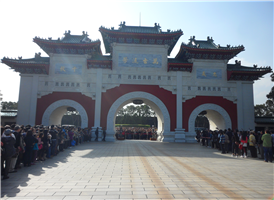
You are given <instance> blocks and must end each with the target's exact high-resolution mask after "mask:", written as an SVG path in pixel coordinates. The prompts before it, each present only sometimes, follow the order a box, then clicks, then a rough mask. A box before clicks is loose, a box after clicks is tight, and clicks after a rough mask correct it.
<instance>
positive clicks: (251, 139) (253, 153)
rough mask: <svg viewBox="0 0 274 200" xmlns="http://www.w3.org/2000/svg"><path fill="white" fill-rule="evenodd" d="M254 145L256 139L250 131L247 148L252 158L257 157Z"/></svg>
mask: <svg viewBox="0 0 274 200" xmlns="http://www.w3.org/2000/svg"><path fill="white" fill-rule="evenodd" d="M255 145H256V139H255V136H254V132H253V131H250V136H249V149H250V153H251V157H252V158H257V149H256V147H255Z"/></svg>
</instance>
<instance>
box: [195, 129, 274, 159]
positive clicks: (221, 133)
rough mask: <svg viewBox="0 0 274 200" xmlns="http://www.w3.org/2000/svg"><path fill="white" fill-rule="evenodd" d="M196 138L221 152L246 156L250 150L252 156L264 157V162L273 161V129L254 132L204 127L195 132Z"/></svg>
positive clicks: (204, 144) (236, 156)
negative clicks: (212, 129)
mask: <svg viewBox="0 0 274 200" xmlns="http://www.w3.org/2000/svg"><path fill="white" fill-rule="evenodd" d="M196 140H197V142H200V144H201V145H203V146H206V147H209V148H216V149H218V150H219V151H221V152H222V154H225V153H231V156H232V157H235V158H238V156H240V157H241V158H247V155H248V151H250V155H251V157H252V158H258V157H259V158H262V159H264V162H272V161H273V152H274V131H271V130H265V131H260V132H255V131H239V130H237V129H236V130H233V131H232V130H231V129H227V130H216V131H211V130H208V129H206V130H203V131H197V132H196ZM258 154H260V156H258Z"/></svg>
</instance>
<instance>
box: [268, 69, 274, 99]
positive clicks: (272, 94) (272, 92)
mask: <svg viewBox="0 0 274 200" xmlns="http://www.w3.org/2000/svg"><path fill="white" fill-rule="evenodd" d="M270 77H271V81H272V82H274V72H273V73H272V74H271V75H270ZM266 97H267V98H268V99H270V100H271V101H272V102H274V86H273V87H272V88H271V90H270V92H269V94H267V95H266Z"/></svg>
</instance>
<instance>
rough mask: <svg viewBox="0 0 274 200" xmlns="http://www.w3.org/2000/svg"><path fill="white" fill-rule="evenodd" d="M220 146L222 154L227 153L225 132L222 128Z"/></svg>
mask: <svg viewBox="0 0 274 200" xmlns="http://www.w3.org/2000/svg"><path fill="white" fill-rule="evenodd" d="M220 146H221V150H222V154H225V153H226V152H225V133H224V132H223V131H222V130H220Z"/></svg>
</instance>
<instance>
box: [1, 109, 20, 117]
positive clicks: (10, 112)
mask: <svg viewBox="0 0 274 200" xmlns="http://www.w3.org/2000/svg"><path fill="white" fill-rule="evenodd" d="M16 116H17V110H1V117H16Z"/></svg>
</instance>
